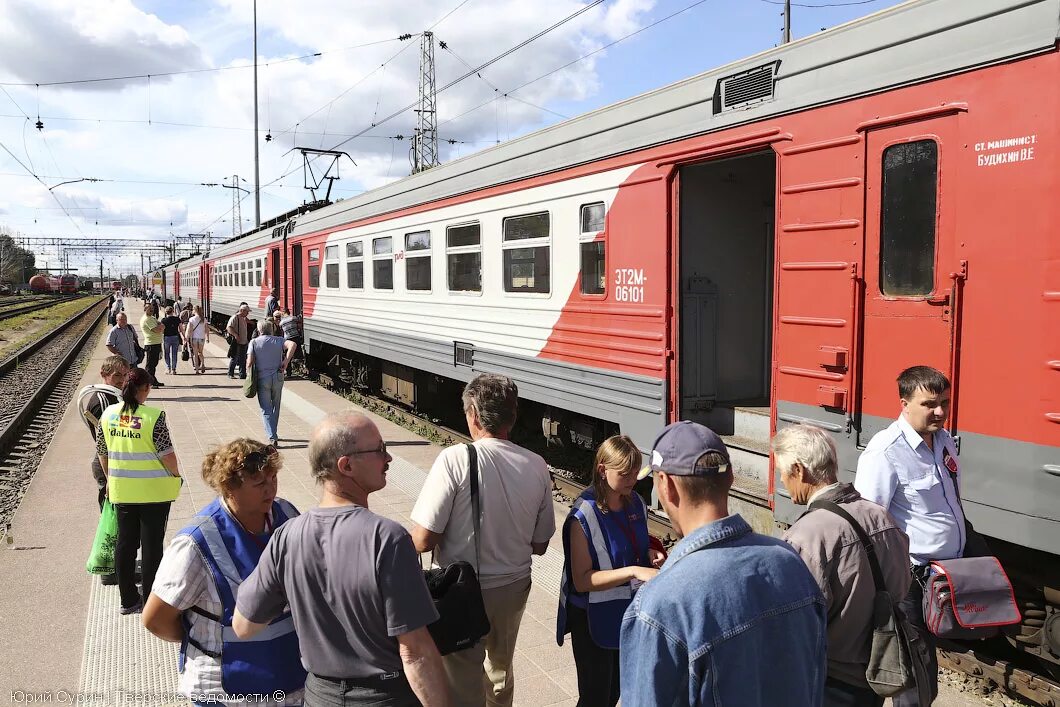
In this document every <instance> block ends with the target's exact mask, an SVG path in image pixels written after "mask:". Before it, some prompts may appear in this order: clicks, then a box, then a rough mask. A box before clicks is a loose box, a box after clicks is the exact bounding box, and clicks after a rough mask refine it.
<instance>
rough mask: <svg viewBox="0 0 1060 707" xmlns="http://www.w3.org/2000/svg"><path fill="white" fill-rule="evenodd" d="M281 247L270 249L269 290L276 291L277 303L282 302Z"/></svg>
mask: <svg viewBox="0 0 1060 707" xmlns="http://www.w3.org/2000/svg"><path fill="white" fill-rule="evenodd" d="M280 272H281V270H280V246H278V245H277V246H273V247H272V248H269V289H270V290H275V291H276V297H277V302H280V301H282V300H281V299H280V297H281V294H282V293H281V291H280Z"/></svg>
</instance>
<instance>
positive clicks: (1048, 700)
mask: <svg viewBox="0 0 1060 707" xmlns="http://www.w3.org/2000/svg"><path fill="white" fill-rule="evenodd" d="M938 655H939V665H940V666H942V667H944V668H949V669H950V670H953V671H956V672H960V673H965V674H967V675H970V676H972V677H974V678H978V679H980V680H988V681H990V682H991V683H994V684H995V685H997V686H998V687H999V688H1000V689H1002V690H1004V691H1005V692H1008V693H1010V694H1015V695H1019V696H1020V697H1022V698H1024V699H1026V700H1030V701H1032V702H1033V703H1034V704H1036V705H1041V706H1042V707H1060V683H1058V682H1056V681H1055V680H1052V679H1050V678H1048V677H1046V676H1044V675H1042V674H1040V673H1036V672H1034V671H1033V670H1030V669H1028V668H1025V667H1021V666H1017V665H1015V664H1014V663H1012V662H1010V661H1007V660H1001V659H998V658H994V657H992V656H989V655H986V654H985V653H982V652H980V651H976V650H960V649H954V650H946V649H942V648H940V649H939V652H938Z"/></svg>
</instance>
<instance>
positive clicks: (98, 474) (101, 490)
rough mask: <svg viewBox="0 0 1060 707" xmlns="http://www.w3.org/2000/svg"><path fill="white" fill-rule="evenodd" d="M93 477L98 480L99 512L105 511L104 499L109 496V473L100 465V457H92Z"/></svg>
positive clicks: (97, 498)
mask: <svg viewBox="0 0 1060 707" xmlns="http://www.w3.org/2000/svg"><path fill="white" fill-rule="evenodd" d="M92 478H93V479H95V480H96V487H97V493H96V502H97V503H98V504H99V512H100V513H102V512H103V501H104V500H106V498H107V475H106V474H104V473H103V467H102V466H100V465H99V457H98V456H93V457H92Z"/></svg>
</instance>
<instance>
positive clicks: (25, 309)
mask: <svg viewBox="0 0 1060 707" xmlns="http://www.w3.org/2000/svg"><path fill="white" fill-rule="evenodd" d="M73 299H75V298H74V297H62V298H59V297H56V298H55V299H48V300H44V301H38V302H33V303H32V304H27V305H23V306H21V307H15V308H14V309H6V310H4V311H2V312H0V321H4V320H5V319H13V318H15V317H18V316H21V315H23V314H30V313H31V312H36V311H38V310H41V309H48V308H49V307H54V306H56V305H58V304H62V303H63V302H70V301H72V300H73Z"/></svg>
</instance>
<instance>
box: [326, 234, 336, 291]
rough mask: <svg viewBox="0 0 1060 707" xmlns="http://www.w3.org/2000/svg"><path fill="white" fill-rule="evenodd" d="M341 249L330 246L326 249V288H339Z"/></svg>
mask: <svg viewBox="0 0 1060 707" xmlns="http://www.w3.org/2000/svg"><path fill="white" fill-rule="evenodd" d="M338 260H339V247H338V246H337V245H329V246H326V247H325V248H324V261H325V262H324V287H332V288H335V289H338V287H339V263H338Z"/></svg>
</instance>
